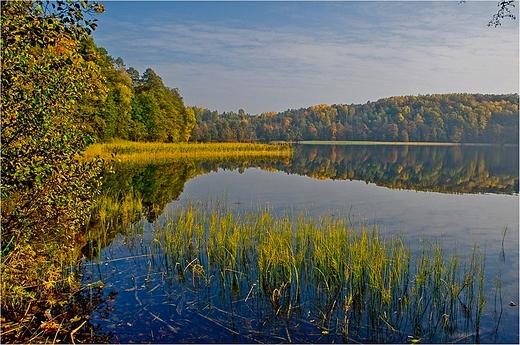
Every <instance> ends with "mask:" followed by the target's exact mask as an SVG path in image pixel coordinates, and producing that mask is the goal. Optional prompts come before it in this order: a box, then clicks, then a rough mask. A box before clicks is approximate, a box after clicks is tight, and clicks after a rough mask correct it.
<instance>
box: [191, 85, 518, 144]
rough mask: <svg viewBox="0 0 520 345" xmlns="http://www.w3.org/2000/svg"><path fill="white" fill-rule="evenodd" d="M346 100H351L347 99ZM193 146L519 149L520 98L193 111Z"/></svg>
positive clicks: (425, 98)
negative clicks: (319, 143) (376, 144)
mask: <svg viewBox="0 0 520 345" xmlns="http://www.w3.org/2000/svg"><path fill="white" fill-rule="evenodd" d="M345 98H348V95H346V97H345ZM192 109H193V112H194V113H195V117H196V120H197V124H196V125H195V127H194V128H193V131H192V135H191V138H190V140H192V141H201V142H208V141H257V140H258V141H262V142H270V141H278V140H283V141H301V140H328V141H335V140H336V141H342V140H370V141H399V142H408V141H411V142H412V141H424V142H452V143H500V144H504V143H512V144H516V143H518V95H517V94H509V95H482V94H466V93H457V94H436V95H418V96H395V97H389V98H383V99H380V100H378V101H376V102H367V103H365V104H350V105H346V104H333V105H326V104H320V105H314V106H310V107H307V108H300V109H290V110H286V111H284V112H280V113H276V112H266V113H262V114H260V115H253V116H251V115H248V114H245V112H244V110H242V109H240V110H239V112H238V113H234V112H223V113H221V114H219V113H218V112H217V111H210V110H208V109H203V108H198V107H192Z"/></svg>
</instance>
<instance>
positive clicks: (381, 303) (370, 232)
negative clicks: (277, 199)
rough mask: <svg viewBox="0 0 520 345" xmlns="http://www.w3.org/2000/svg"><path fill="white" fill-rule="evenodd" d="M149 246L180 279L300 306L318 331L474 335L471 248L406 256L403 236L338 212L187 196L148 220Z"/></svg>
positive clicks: (476, 298)
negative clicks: (243, 207) (291, 210)
mask: <svg viewBox="0 0 520 345" xmlns="http://www.w3.org/2000/svg"><path fill="white" fill-rule="evenodd" d="M151 247H152V249H151V253H152V255H153V257H154V261H155V262H156V263H157V264H159V265H164V267H165V269H166V270H167V271H168V272H171V273H172V274H174V275H178V276H179V277H180V278H181V279H184V280H185V281H187V282H189V281H192V282H195V281H196V282H198V283H201V282H205V284H208V286H209V285H211V284H218V286H219V287H220V291H221V293H223V294H231V295H232V296H235V297H237V298H238V296H242V298H243V299H244V300H245V301H247V300H248V299H250V298H253V297H251V293H252V291H253V288H254V287H255V286H256V289H257V290H255V291H258V293H257V294H256V295H255V296H257V297H255V298H263V299H265V301H266V302H267V303H268V304H270V305H272V307H273V310H274V311H275V312H276V315H281V314H283V315H287V316H288V315H292V310H293V309H294V308H296V306H298V308H307V309H308V311H309V313H310V314H312V315H317V317H319V319H320V325H321V326H320V327H322V328H323V329H324V332H332V331H337V332H338V333H340V334H343V335H344V336H345V337H347V338H345V340H348V339H350V338H352V337H357V338H358V339H360V340H363V339H367V338H366V337H368V336H369V335H368V334H369V333H370V334H372V333H373V332H375V333H373V334H374V336H376V335H377V337H376V338H370V339H371V340H373V341H387V340H389V339H393V340H392V341H405V340H407V338H406V335H413V336H414V337H417V338H421V339H427V340H429V341H432V342H435V341H440V340H442V341H448V340H449V339H450V336H452V335H454V334H456V333H457V332H461V330H463V329H468V328H471V329H473V332H475V330H477V332H478V327H479V324H480V319H481V317H482V313H483V308H484V305H485V302H486V297H485V293H484V262H485V258H484V254H483V253H482V251H481V250H480V249H479V248H478V247H476V246H475V247H474V248H473V249H472V251H471V252H470V253H469V255H468V256H466V255H465V254H466V253H464V255H462V254H461V253H460V252H459V249H458V248H457V247H456V246H455V248H454V249H453V250H452V252H451V253H447V252H446V249H445V246H444V244H443V242H442V240H437V241H426V240H424V239H421V245H420V247H419V249H418V250H415V251H414V252H412V249H411V245H410V239H406V238H404V237H403V236H401V235H398V234H394V235H391V236H390V235H382V234H380V233H379V230H378V228H377V226H373V227H372V228H368V227H367V226H365V225H363V224H362V225H360V226H359V227H354V226H353V225H352V222H351V221H350V220H349V219H347V218H345V217H341V216H340V215H327V214H324V215H322V216H321V217H319V218H318V219H316V218H314V217H311V216H309V215H308V214H305V213H303V212H298V213H296V214H284V215H281V216H278V215H276V214H275V213H274V211H273V210H271V209H269V208H265V209H258V210H256V211H250V212H243V213H240V212H238V211H235V210H233V209H231V208H227V207H222V206H221V205H210V204H197V205H194V204H193V203H190V202H188V203H187V204H186V205H184V206H182V205H177V206H176V207H175V208H174V209H172V210H170V211H169V212H166V213H165V215H164V220H162V221H159V222H156V223H154V225H153V229H152V240H151ZM464 257H468V259H467V260H464V259H463V258H464ZM188 278H191V279H188ZM199 278H204V279H199ZM213 278H215V279H213ZM333 318H335V320H336V321H335V323H333V322H332V319H333Z"/></svg>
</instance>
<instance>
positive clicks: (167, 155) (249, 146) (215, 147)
mask: <svg viewBox="0 0 520 345" xmlns="http://www.w3.org/2000/svg"><path fill="white" fill-rule="evenodd" d="M291 152H292V151H291V146H290V144H289V143H276V144H274V143H273V144H258V143H157V142H132V141H123V140H121V141H114V142H111V143H96V144H93V145H91V146H89V147H88V148H87V150H86V151H85V152H84V153H83V154H82V155H81V158H82V159H83V160H87V161H90V160H93V159H95V158H96V157H99V158H101V159H104V160H105V161H108V160H115V161H118V162H135V161H140V162H142V161H161V160H171V159H180V158H197V159H213V158H223V157H226V158H239V157H272V158H287V157H290V156H291Z"/></svg>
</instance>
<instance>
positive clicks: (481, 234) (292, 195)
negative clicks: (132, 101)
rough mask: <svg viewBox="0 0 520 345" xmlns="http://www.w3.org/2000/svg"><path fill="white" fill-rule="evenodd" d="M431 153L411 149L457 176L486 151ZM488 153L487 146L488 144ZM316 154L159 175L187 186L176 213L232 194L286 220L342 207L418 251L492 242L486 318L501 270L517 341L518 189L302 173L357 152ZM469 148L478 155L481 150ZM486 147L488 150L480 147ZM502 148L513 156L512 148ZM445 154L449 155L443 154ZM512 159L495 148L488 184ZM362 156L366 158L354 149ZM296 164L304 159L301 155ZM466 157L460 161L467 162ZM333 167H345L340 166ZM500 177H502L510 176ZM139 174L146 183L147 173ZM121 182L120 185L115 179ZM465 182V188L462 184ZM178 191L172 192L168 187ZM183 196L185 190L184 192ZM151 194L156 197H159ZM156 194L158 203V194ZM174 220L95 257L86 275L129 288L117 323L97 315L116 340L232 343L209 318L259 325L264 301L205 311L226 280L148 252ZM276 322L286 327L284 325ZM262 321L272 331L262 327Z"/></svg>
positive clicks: (509, 336) (507, 330)
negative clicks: (199, 285)
mask: <svg viewBox="0 0 520 345" xmlns="http://www.w3.org/2000/svg"><path fill="white" fill-rule="evenodd" d="M376 149H377V150H376ZM421 150H423V149H422V148H410V149H409V150H408V152H409V153H410V152H412V151H413V152H415V153H414V154H415V156H414V155H411V154H410V156H413V157H416V159H417V157H423V158H421V159H422V160H421V161H420V162H423V163H424V162H428V164H434V163H435V162H437V164H440V163H439V162H442V167H443V168H445V169H443V170H442V172H443V173H446V174H448V175H450V173H452V172H454V171H457V167H456V166H455V167H453V166H452V165H450V162H451V160H452V159H451V158H450V157H452V155H451V153H452V152H459V156H460V157H468V156H469V157H470V158H471V157H473V156H475V152H477V150H476V149H472V148H464V150H465V151H464V150H462V149H459V148H453V149H451V148H450V149H444V148H442V149H440V148H434V149H431V151H432V152H433V153H436V157H437V161H435V160H434V159H433V158H424V157H425V155H424V154H418V152H419V153H421V152H422V151H421ZM322 151H323V152H322ZM352 151H353V152H354V153H355V154H358V153H359V155H360V157H361V158H363V157H365V156H367V157H368V156H370V157H373V158H374V159H375V163H378V162H379V161H382V162H385V159H388V157H391V156H389V153H393V151H391V150H390V149H388V148H370V149H366V148H365V149H364V151H363V150H361V151H360V149H359V148H356V150H352ZM373 151H377V152H379V151H381V153H379V154H372V153H373ZM462 151H464V152H466V155H462ZM482 151H485V150H484V149H482ZM316 152H317V153H318V154H315V157H318V162H310V163H311V164H312V163H316V164H314V165H310V167H309V168H307V165H303V164H299V163H298V164H296V163H295V164H291V165H290V166H291V168H293V167H295V171H297V174H289V173H286V172H281V171H274V170H275V169H276V168H274V167H273V166H272V165H269V164H267V165H266V166H267V167H268V169H270V170H271V171H266V170H261V169H259V168H247V169H245V170H243V173H239V171H238V170H229V169H230V167H231V169H234V168H235V167H236V166H237V165H229V166H228V167H227V168H226V169H219V170H218V172H215V171H212V172H210V173H205V174H204V175H200V176H197V177H195V178H194V179H192V180H189V181H187V182H186V183H185V184H184V180H182V178H179V179H176V178H175V176H176V174H177V173H176V171H175V169H173V168H172V169H173V170H167V169H166V170H165V171H164V172H161V169H158V170H157V172H156V173H157V174H156V175H157V176H161V177H163V179H162V180H161V182H160V183H159V184H158V185H159V186H163V188H164V185H165V184H167V183H168V182H171V181H172V180H174V181H175V182H176V183H177V184H178V185H179V187H180V188H182V186H183V185H184V191H183V192H182V194H181V197H180V199H179V200H177V201H173V202H170V203H169V204H168V205H167V206H166V211H167V210H169V209H172V206H173V205H175V204H181V205H182V204H184V203H185V200H186V199H189V200H190V201H191V202H193V203H194V204H195V205H196V204H197V202H198V201H202V202H204V201H208V200H213V201H215V200H219V199H220V200H222V199H224V200H225V201H226V202H227V205H228V206H230V207H232V208H235V209H237V210H239V211H240V212H243V213H245V212H250V211H253V212H254V211H256V210H258V209H259V208H265V207H266V206H269V207H271V208H272V209H273V210H274V211H275V212H276V214H277V215H279V216H281V215H284V214H285V213H287V212H289V213H291V212H294V213H296V212H298V211H300V210H304V211H306V212H308V213H309V214H311V215H319V214H323V213H332V214H336V215H337V214H338V213H340V214H341V215H342V216H347V215H349V214H350V215H351V216H353V217H354V218H355V219H354V220H355V221H356V222H359V221H364V223H365V224H367V225H369V226H371V225H372V224H374V223H376V224H378V226H379V229H380V233H381V234H383V235H384V234H388V235H391V234H393V233H394V232H396V231H398V232H400V233H402V234H404V236H405V239H409V241H410V244H411V246H412V249H413V248H417V247H418V246H419V244H420V240H421V238H422V237H424V238H425V239H426V240H427V241H428V242H430V241H433V242H435V241H437V240H438V238H439V235H442V238H443V242H444V245H445V246H444V247H445V253H446V254H447V255H449V254H451V252H452V250H453V248H454V246H455V243H457V244H458V247H459V249H460V253H461V254H462V255H463V256H464V255H465V254H466V253H467V252H468V250H470V249H471V247H472V246H473V244H476V245H478V246H480V247H483V248H485V252H486V268H485V269H486V272H485V275H486V284H487V287H488V288H487V290H486V291H488V295H487V304H486V307H485V309H486V310H485V311H484V314H483V315H484V316H483V325H484V324H486V325H490V324H493V322H494V319H493V318H494V314H493V312H494V310H493V308H494V296H495V295H494V292H493V291H492V290H491V287H492V285H493V282H494V279H495V278H496V276H497V274H498V273H499V272H501V273H502V292H503V308H504V309H503V314H502V319H501V324H500V330H499V338H498V340H497V341H502V342H503V341H507V342H513V341H516V340H517V339H518V312H519V309H518V308H517V307H515V308H512V307H509V306H508V303H509V301H515V302H517V303H518V301H519V296H518V286H519V284H518V276H519V274H518V271H519V267H518V266H519V265H518V249H519V248H518V243H519V240H518V234H519V210H518V207H519V196H518V195H505V194H444V193H432V192H416V191H413V190H398V189H390V188H387V187H380V186H377V185H375V184H373V183H366V182H364V181H357V180H354V181H350V180H331V179H324V180H318V179H315V178H310V177H307V176H302V175H299V174H301V173H304V172H305V171H306V169H309V170H310V171H312V172H313V173H316V174H317V175H318V176H320V175H321V174H320V172H321V169H326V168H327V166H328V164H329V163H330V162H334V163H337V164H338V166H337V167H334V168H343V167H344V165H339V164H340V163H339V162H341V159H340V156H341V155H343V156H341V157H343V158H344V159H345V160H346V157H348V153H349V152H348V151H346V150H345V152H343V151H340V150H339V149H336V153H337V155H336V156H335V157H336V159H337V160H336V161H334V160H331V161H329V160H326V159H324V157H328V156H327V151H326V150H323V149H322V150H321V151H319V150H316ZM396 152H397V151H396ZM468 152H469V153H471V152H473V153H474V154H473V156H472V155H470V154H469V153H468ZM478 152H480V149H479V150H478ZM499 152H503V150H502V151H499ZM504 152H505V151H504ZM441 153H444V154H445V155H441ZM504 156H505V154H504V153H502V154H493V153H492V154H491V156H489V157H493V158H494V159H496V162H493V164H491V163H488V162H489V161H488V160H485V161H484V160H482V163H484V162H486V163H488V164H485V165H484V164H483V166H486V167H487V168H489V176H490V179H486V182H492V181H493V176H495V173H493V172H495V171H496V169H498V168H500V169H504V171H505V173H504V174H506V175H508V174H509V175H514V171H515V170H516V165H515V164H512V163H511V162H509V163H508V162H506V161H504V160H501V159H499V158H500V157H504ZM354 157H357V156H356V155H354ZM379 157H383V158H379ZM385 157H386V158H385ZM482 157H484V156H482ZM485 157H488V156H485ZM361 158H360V159H361ZM378 159H379V160H378ZM321 160H323V162H322V161H321ZM295 161H297V162H299V161H298V157H297V158H296V159H295ZM302 161H304V160H302ZM349 162H350V161H349ZM352 162H355V160H352ZM464 162H466V163H467V164H466V165H467V166H471V165H472V164H473V163H472V162H476V161H475V160H471V159H468V160H467V161H464ZM468 162H469V163H468ZM318 163H319V164H318ZM398 163H399V164H400V163H402V164H403V165H406V164H408V162H407V161H402V162H400V161H397V162H393V163H392V164H393V165H392V166H395V165H396V164H398ZM416 163H417V162H415V163H412V162H410V163H409V164H410V165H409V166H412V167H414V166H416V165H415V164H416ZM460 163H461V162H458V163H457V164H460ZM341 164H345V163H344V162H343V163H341ZM363 164H365V165H366V164H371V163H370V162H367V163H364V161H363V162H362V164H360V165H359V167H362V166H363ZM425 164H426V163H425ZM508 164H509V165H508ZM180 166H182V164H180ZM275 166H276V165H275ZM511 166H513V168H512V167H511ZM359 167H358V165H353V166H352V167H351V168H352V169H353V170H355V171H356V173H357V172H358V171H357V169H359ZM213 168H215V167H213ZM280 168H282V169H285V168H286V167H283V166H281V167H280ZM450 169H451V170H450ZM181 170H182V169H181ZM332 170H333V172H335V170H334V169H332ZM203 171H208V170H207V169H206V170H204V169H201V170H200V171H199V172H200V173H203ZM338 171H339V170H338ZM512 171H513V172H512ZM324 172H325V173H324V174H323V176H327V175H326V173H327V171H325V170H324ZM377 172H378V171H371V170H366V171H365V170H361V171H360V173H361V174H363V173H364V174H365V175H366V176H371V175H370V174H375V175H374V176H377V175H378V174H377ZM428 172H429V170H427V171H426V172H424V173H423V174H422V175H420V174H419V177H424V178H426V176H427V175H428ZM137 176H139V177H142V176H146V178H147V179H149V178H150V176H155V175H154V174H149V175H146V174H144V173H143V172H141V173H140V174H139V175H137ZM434 176H436V175H434ZM450 176H451V175H450ZM471 176H474V175H471ZM496 176H500V174H497V175H496ZM516 176H517V174H516ZM138 180H139V181H141V180H140V179H138ZM498 180H500V178H498ZM433 181H434V180H433ZM149 182H150V183H151V184H153V183H154V181H149ZM427 182H428V181H427ZM115 186H118V185H117V184H115ZM141 187H143V186H141ZM145 187H146V186H145ZM455 187H458V185H456V186H455ZM145 189H146V188H145ZM150 190H151V191H156V190H155V189H153V188H150ZM157 191H159V189H158V190H157ZM168 193H172V192H171V191H168ZM168 193H167V194H159V195H162V196H165V195H166V196H168V195H170V194H168ZM178 193H180V190H179V191H178ZM178 193H173V195H175V197H177V195H179V194H178ZM150 194H151V195H154V194H153V193H150ZM151 200H152V201H153V200H155V199H153V198H152V199H151ZM158 200H161V202H165V200H169V197H166V199H165V198H163V199H160V198H159V199H158ZM162 205H164V203H161V206H160V208H162ZM164 221H165V216H164V212H162V210H161V212H160V214H159V216H158V218H157V222H156V223H148V222H146V221H145V220H143V223H142V225H143V227H144V232H142V234H141V235H139V236H137V237H135V238H132V237H131V236H129V237H125V236H122V235H119V236H117V237H116V239H115V240H114V242H113V243H112V244H111V245H110V246H108V247H107V248H106V249H105V250H103V252H102V254H101V263H99V264H96V263H95V262H92V263H91V264H92V266H90V267H89V268H88V269H89V270H91V271H90V272H87V275H86V276H87V277H92V278H91V279H94V280H95V279H99V278H101V277H102V279H103V281H104V283H105V284H106V290H105V291H107V292H108V291H111V290H118V291H119V294H118V297H117V298H116V300H115V302H113V303H114V304H113V305H114V307H115V309H114V310H113V311H111V312H110V314H109V316H108V319H106V320H103V319H102V318H100V316H99V315H97V314H96V315H94V316H93V319H92V321H94V322H99V323H101V324H102V326H103V329H104V330H108V331H113V332H115V334H116V335H117V339H115V340H114V341H120V342H130V341H133V342H135V341H136V340H137V341H138V342H139V341H142V342H148V341H151V342H174V343H175V342H178V341H179V340H182V341H183V342H204V341H213V342H219V341H225V342H229V341H230V339H231V338H230V337H224V338H220V337H222V336H223V334H224V333H226V331H225V330H224V333H223V329H222V327H221V326H219V325H216V324H214V323H212V322H209V321H208V320H207V319H206V318H205V317H208V316H209V317H214V318H215V319H219V322H222V324H226V325H227V326H229V325H230V322H231V320H230V318H229V315H240V316H239V317H238V318H237V319H235V321H237V322H238V323H237V327H242V326H244V325H242V326H240V325H239V323H240V322H241V321H244V322H246V321H247V322H249V323H250V322H251V320H252V319H254V318H250V317H249V316H250V314H251V311H250V310H240V308H250V307H251V306H252V305H256V302H255V303H253V304H241V303H236V304H235V303H232V304H231V305H230V304H229V303H228V302H229V301H227V300H226V301H218V302H216V305H213V302H215V300H213V299H212V302H211V304H212V305H213V307H212V311H211V313H209V311H208V310H207V309H206V307H205V305H206V303H209V302H208V300H206V299H208V298H210V297H211V298H216V297H215V296H217V295H220V292H218V291H217V289H216V286H215V285H216V284H213V285H212V287H210V288H209V290H208V291H206V292H204V293H200V294H196V293H195V292H194V291H191V290H190V288H188V287H187V286H185V285H183V284H181V283H180V282H179V281H177V280H175V279H170V278H169V273H168V272H170V271H172V272H173V271H175V268H174V267H170V268H168V269H166V268H165V267H162V266H161V264H160V262H161V258H160V256H157V257H156V258H155V259H154V260H158V263H159V265H158V266H157V267H156V266H153V265H151V264H150V261H149V257H148V256H147V255H144V256H143V255H142V254H143V253H146V252H147V250H146V245H147V243H149V241H150V240H151V234H150V232H151V231H152V229H153V228H154V227H156V226H157V225H158V224H157V223H161V222H164ZM506 225H507V226H508V231H507V236H506V240H505V243H504V251H505V260H504V262H500V260H499V257H500V253H501V251H502V235H501V229H502V228H503V227H504V226H506ZM114 259H115V260H114ZM462 261H463V262H462V264H463V263H464V262H465V259H464V258H462ZM152 266H153V267H152ZM96 272H97V273H96ZM96 277H99V278H96ZM145 278H146V279H145ZM243 289H245V291H246V292H247V291H248V290H249V289H250V287H249V286H247V287H243ZM235 297H236V296H235ZM236 298H238V297H236ZM241 298H242V300H243V299H244V298H245V297H244V296H242V297H241ZM219 308H222V309H219ZM235 308H238V309H235ZM224 309H225V310H224ZM260 309H261V308H260ZM260 309H259V310H260ZM259 310H258V311H255V312H252V314H254V315H256V314H258V315H260V314H262V313H261V312H260V311H259ZM248 315H249V316H248ZM156 316H157V317H160V318H161V320H163V321H164V322H163V321H160V320H159V319H158V318H157V317H156ZM304 319H305V318H302V319H299V318H297V320H298V321H297V323H298V324H300V326H301V325H303V323H301V322H300V321H302V320H304ZM275 320H277V319H275ZM235 321H233V322H235ZM239 321H240V322H239ZM274 322H275V323H276V321H274ZM167 324H169V325H170V326H172V325H173V327H174V328H175V330H174V331H172V329H169V328H168V327H169V326H167ZM257 326H258V325H257ZM244 327H245V328H243V329H242V330H245V329H253V328H254V327H255V325H253V326H252V325H250V324H247V325H245V326H244ZM251 327H253V328H251ZM258 327H259V328H260V329H261V328H262V326H258ZM279 327H281V328H279ZM283 327H285V324H280V325H275V324H272V325H269V326H268V328H269V329H264V330H263V331H264V332H266V333H265V335H266V336H267V335H268V334H272V335H273V336H274V337H275V338H265V339H263V341H265V342H279V341H281V340H282V339H281V338H280V339H278V338H276V336H278V335H279V334H285V331H284V329H283ZM301 327H304V326H301ZM305 327H307V328H305ZM305 327H304V328H302V329H301V330H300V331H301V332H300V334H302V335H305V336H307V335H308V334H311V333H312V332H316V327H315V326H314V325H310V324H308V325H307V326H305ZM150 330H153V332H150ZM318 333H319V332H318ZM251 335H252V334H251V333H247V332H246V333H244V334H241V337H239V338H236V339H235V340H234V341H235V342H251V340H252V338H248V337H249V336H251ZM254 337H256V336H254ZM302 339H303V338H302ZM305 339H307V338H305ZM312 339H314V338H312ZM315 339H321V338H315ZM490 339H491V338H489V337H487V338H485V339H483V341H484V342H486V341H492V340H490Z"/></svg>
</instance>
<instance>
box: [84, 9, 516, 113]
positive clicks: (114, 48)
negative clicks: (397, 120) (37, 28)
mask: <svg viewBox="0 0 520 345" xmlns="http://www.w3.org/2000/svg"><path fill="white" fill-rule="evenodd" d="M101 2H102V3H103V4H104V5H105V9H106V12H105V13H103V14H101V15H99V16H98V17H97V19H98V25H99V27H98V29H97V30H96V31H95V32H94V34H93V36H94V40H95V42H96V44H97V45H98V46H100V47H103V48H105V49H106V50H107V51H108V54H109V55H111V56H112V57H114V58H117V57H121V58H123V60H124V61H125V64H126V66H127V67H134V68H136V69H137V70H138V71H139V72H141V73H142V72H144V71H145V70H146V69H147V68H151V69H153V70H154V71H155V72H156V73H157V74H158V75H159V76H161V78H162V79H163V81H164V84H165V85H166V86H168V87H173V88H178V89H179V91H180V94H181V96H182V97H183V98H184V102H185V104H186V105H187V106H199V107H204V108H208V109H210V110H218V111H219V112H223V111H235V112H238V110H239V109H244V110H245V111H246V113H249V114H261V113H263V112H268V111H276V112H279V111H284V110H287V109H298V108H302V107H309V106H311V105H316V104H322V103H325V104H329V105H330V104H351V103H354V104H359V103H366V102H367V101H377V100H378V99H380V98H384V97H391V96H399V95H418V94H434V93H452V92H464V93H492V94H503V93H518V92H519V31H518V28H519V19H516V20H511V19H504V20H503V21H502V26H500V27H498V28H493V27H488V26H487V23H488V22H489V21H490V20H491V18H492V16H493V14H494V13H496V11H497V1H486V2H484V1H470V0H468V1H467V2H465V3H460V2H459V1H435V2H429V1H381V2H375V1H337V2H327V1H317V2H310V1H289V2H285V1H270V2H250V1H232V2H220V1H210V2H198V1H188V2H175V1H106V2H103V1H102V0H101ZM515 12H516V14H517V15H518V7H517V8H516V9H515Z"/></svg>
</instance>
